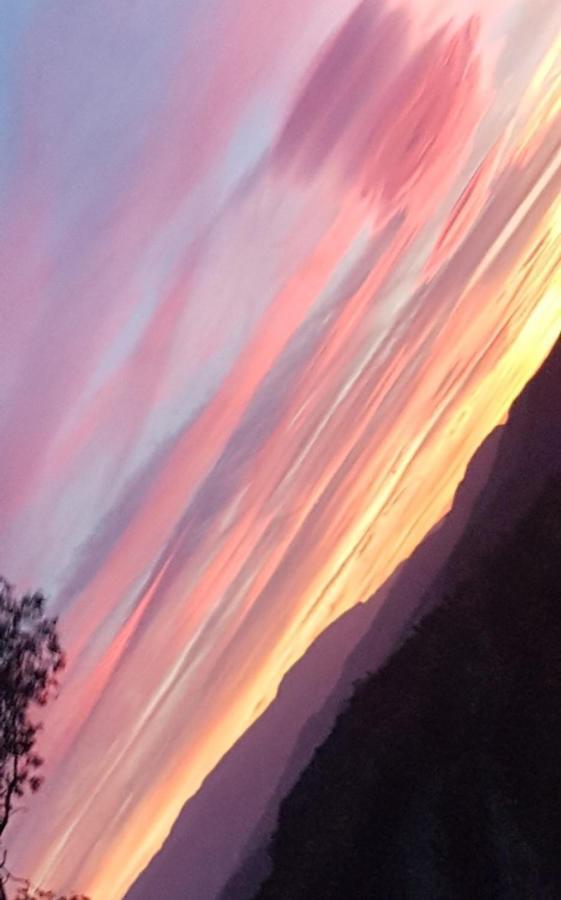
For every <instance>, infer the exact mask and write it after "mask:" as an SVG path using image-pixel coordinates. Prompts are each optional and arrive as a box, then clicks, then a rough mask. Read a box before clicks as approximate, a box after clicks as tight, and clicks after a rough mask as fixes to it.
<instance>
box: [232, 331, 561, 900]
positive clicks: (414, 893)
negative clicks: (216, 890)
mask: <svg viewBox="0 0 561 900" xmlns="http://www.w3.org/2000/svg"><path fill="white" fill-rule="evenodd" d="M560 582H561V342H559V343H558V344H557V346H556V348H555V349H554V351H553V352H552V354H551V355H550V357H549V359H548V360H547V361H546V363H545V364H544V366H543V367H542V369H541V370H540V372H539V373H538V374H537V375H536V376H535V378H534V379H533V380H532V381H531V382H530V383H529V385H528V386H527V387H526V389H525V390H524V391H523V393H522V394H521V396H520V397H519V398H518V400H517V401H516V402H515V403H514V405H513V407H512V410H511V414H510V416H509V421H508V423H507V425H506V427H505V428H504V430H503V433H502V436H501V440H500V444H499V447H498V451H497V454H496V458H495V462H494V466H493V470H492V473H491V476H490V477H489V479H488V482H487V484H486V486H485V488H484V490H483V491H482V492H481V493H480V495H479V497H478V498H477V500H476V502H475V504H474V507H473V511H472V514H471V516H470V520H469V523H468V525H467V527H466V529H465V531H464V534H463V536H462V537H461V539H460V540H459V541H458V542H457V544H456V546H455V549H454V550H453V551H452V553H451V555H450V557H449V560H448V562H447V564H446V565H445V566H444V567H443V569H442V570H441V572H440V574H439V575H438V577H437V578H436V579H435V581H434V582H433V585H432V587H431V589H430V591H429V592H428V593H427V595H426V601H425V602H426V606H425V609H428V608H429V606H430V607H432V612H429V613H428V615H427V616H425V618H424V619H423V620H422V622H421V624H420V625H418V626H417V627H416V629H415V630H414V633H413V635H412V636H410V637H409V639H408V640H407V641H405V643H404V644H403V645H402V646H401V648H400V649H399V650H398V651H397V652H396V653H395V654H394V655H393V656H392V658H391V660H390V661H389V662H388V663H386V664H385V665H384V666H383V668H382V669H381V670H380V671H379V672H378V673H377V674H376V675H374V676H371V677H369V678H367V679H365V680H364V681H363V682H362V683H361V685H360V686H359V687H358V689H357V690H356V691H355V693H354V694H353V697H352V700H351V701H350V702H349V704H348V705H347V707H346V709H345V710H344V712H343V713H341V714H340V716H339V718H338V719H337V722H336V725H335V728H334V729H333V731H332V733H331V734H330V736H329V738H328V739H327V740H326V741H325V742H324V744H323V745H322V746H321V748H319V749H318V750H317V751H316V753H315V754H314V756H313V759H312V762H311V764H310V765H309V766H308V768H307V769H306V770H305V772H304V773H303V775H302V776H301V777H300V779H299V781H298V783H297V785H296V787H295V788H294V790H293V791H292V793H291V794H290V795H289V796H288V797H287V798H286V799H285V800H284V801H283V803H282V805H281V813H280V818H279V827H278V831H277V833H276V835H275V838H274V840H273V844H272V858H273V863H274V868H273V872H272V875H271V876H270V877H269V878H268V879H267V880H266V882H265V884H264V886H263V887H262V888H261V890H260V891H259V892H258V893H257V896H258V898H259V900H273V898H275V900H277V898H286V900H304V898H306V900H308V898H309V900H324V898H325V900H328V898H333V900H335V898H337V900H339V898H343V897H344V898H346V897H349V898H351V897H352V898H353V900H361V898H365V900H366V898H368V900H377V898H380V900H393V898H395V900H398V898H399V900H401V898H427V900H428V898H431V900H432V898H443V900H445V898H454V900H456V898H457V900H461V898H464V897H465V898H466V900H467V898H470V900H471V898H474V897H477V898H487V897H488V898H495V897H497V898H498V897H501V898H503V897H504V898H512V900H522V898H528V897H540V898H554V897H555V898H558V897H559V896H561V863H560V862H559V854H558V835H559V833H560V829H561V775H560V774H559V759H560V758H561V656H560V653H559V647H560V637H561V607H560V602H561V587H560ZM246 874H247V873H246ZM254 874H258V873H256V872H255V873H254ZM231 884H233V882H232V883H231ZM238 884H239V881H238ZM254 893H255V892H254ZM233 896H234V894H232V897H233ZM238 896H239V897H242V896H245V898H247V897H249V896H251V894H248V893H246V894H245V895H243V894H242V893H239V894H238Z"/></svg>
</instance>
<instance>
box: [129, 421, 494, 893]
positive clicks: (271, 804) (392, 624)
mask: <svg viewBox="0 0 561 900" xmlns="http://www.w3.org/2000/svg"><path fill="white" fill-rule="evenodd" d="M499 436H500V429H498V430H497V431H496V432H494V433H493V435H491V436H490V437H489V438H488V440H487V441H486V442H485V444H484V445H483V446H482V448H481V449H480V451H479V452H478V453H477V454H476V456H475V457H474V459H473V460H472V463H471V464H470V467H469V469H468V472H467V473H466V477H465V479H464V482H463V483H462V485H461V486H460V488H459V489H458V492H457V495H456V500H455V503H454V507H453V509H452V510H451V512H450V513H449V515H448V516H447V517H446V518H445V519H444V520H443V522H442V523H441V525H440V526H439V527H438V528H437V529H435V530H434V531H433V532H432V533H431V535H429V536H428V538H427V539H426V541H425V542H424V543H423V544H422V545H421V546H420V547H419V548H418V549H417V551H416V552H415V554H413V556H412V557H411V559H410V560H409V561H408V562H407V563H406V564H404V565H403V566H402V567H401V569H400V571H399V572H398V573H397V574H396V575H395V576H394V578H393V579H392V581H391V583H390V584H388V585H386V586H385V587H384V588H383V589H382V590H380V591H379V592H378V593H377V594H376V595H375V596H374V597H373V598H371V600H369V601H368V603H365V604H359V605H358V606H356V607H354V608H353V609H351V610H350V611H349V612H348V613H346V614H345V615H343V616H342V617H341V618H340V619H339V620H338V621H336V622H334V623H333V624H332V625H331V626H330V628H328V629H327V630H326V631H325V632H324V633H323V634H322V635H321V636H320V637H319V638H318V639H317V641H316V642H315V643H314V644H313V646H312V647H310V649H309V650H308V652H307V653H306V655H305V656H304V657H303V659H302V660H300V661H299V662H298V663H297V664H296V665H295V666H294V668H293V669H292V670H291V671H290V672H289V673H288V675H287V676H286V677H285V679H284V680H283V682H282V684H281V687H280V690H279V693H278V696H277V698H276V700H275V701H274V702H273V703H272V704H271V706H270V707H269V709H267V710H266V712H265V713H264V714H263V716H261V718H260V719H259V720H258V721H257V722H256V723H255V724H254V725H253V726H252V728H250V729H249V731H248V732H247V733H246V734H245V735H244V736H243V737H242V738H241V739H240V740H239V741H238V743H237V744H236V745H235V746H234V747H233V748H232V749H231V750H230V752H229V753H228V754H227V755H226V756H225V757H224V759H223V760H222V761H221V763H220V764H219V766H218V767H217V768H216V769H215V770H214V772H212V773H211V775H209V777H208V778H207V779H206V781H205V782H204V784H203V786H202V787H201V789H200V791H199V792H198V794H197V795H196V796H195V797H193V799H192V800H190V801H189V802H188V803H187V804H186V805H185V807H184V809H183V811H182V813H181V815H180V817H179V819H178V821H177V822H176V824H175V826H174V828H173V830H172V832H171V834H170V836H169V838H168V840H167V841H166V843H165V844H164V846H163V848H162V850H161V851H160V853H159V854H157V856H156V857H155V858H154V859H153V860H152V862H151V863H150V865H149V867H148V868H147V869H146V871H145V872H144V873H143V874H142V875H141V876H140V878H139V879H138V881H137V882H136V884H134V885H133V886H132V888H131V889H130V890H129V892H128V894H127V897H126V900H153V898H155V897H159V896H161V894H162V892H164V894H165V896H166V900H185V898H189V900H214V898H216V897H217V896H218V894H219V893H220V891H221V890H222V889H223V888H224V885H225V884H226V881H227V879H228V878H229V877H230V876H231V875H232V873H234V872H236V870H238V869H240V867H241V869H240V872H239V874H238V875H237V876H236V877H235V878H234V880H233V882H232V884H231V885H230V886H229V887H228V890H227V892H226V894H225V896H229V895H230V892H232V893H231V896H232V897H237V896H241V897H244V896H246V897H247V896H249V895H250V894H251V893H253V892H254V890H255V887H256V885H257V884H259V882H260V881H261V878H262V876H263V874H264V872H265V871H266V870H264V869H263V863H265V864H266V863H267V859H268V858H267V854H266V849H265V848H266V842H267V839H268V837H269V834H270V833H271V831H272V829H273V828H274V824H275V821H276V816H277V811H278V805H279V802H280V800H281V799H282V797H283V796H284V795H285V794H286V793H287V791H288V790H290V788H291V787H292V785H293V784H294V782H295V780H296V778H297V776H298V774H299V773H300V772H301V771H302V769H303V768H304V766H305V765H306V764H307V763H308V761H309V760H310V758H311V755H312V752H313V750H314V748H315V747H316V746H317V745H318V744H319V743H320V742H321V741H322V740H323V739H324V737H325V736H326V735H327V734H328V732H329V729H330V728H331V727H332V725H333V722H334V720H335V716H336V714H337V711H338V709H339V707H340V704H341V703H342V702H343V701H344V700H345V699H346V698H347V697H348V696H349V694H350V692H351V689H352V683H353V681H354V680H356V679H357V678H359V677H361V676H363V675H364V674H365V672H367V671H368V670H369V669H373V668H376V667H377V666H378V665H380V664H381V662H383V660H384V659H385V658H386V657H387V655H388V653H389V652H390V651H391V649H392V648H393V647H394V646H395V643H396V641H398V640H399V637H400V635H401V633H402V630H403V628H404V627H405V626H406V624H407V623H408V622H409V621H410V620H411V618H412V617H413V616H414V615H415V612H416V610H417V608H418V606H419V604H420V603H421V600H422V598H423V595H424V593H425V591H426V588H427V586H428V585H429V584H430V582H431V581H432V579H433V578H434V577H435V574H436V573H437V571H438V570H439V568H440V567H441V566H442V564H443V563H444V561H445V560H446V558H447V557H448V555H449V553H450V552H451V550H452V548H453V546H454V544H455V543H456V541H457V540H458V538H459V536H460V535H461V533H462V531H463V529H464V527H465V523H466V521H467V518H468V516H469V513H470V510H471V508H472V506H473V503H474V501H475V499H476V498H477V496H478V494H479V492H480V490H481V487H482V485H483V484H484V483H485V481H486V479H487V476H488V474H489V471H490V469H491V466H492V463H493V459H494V456H495V453H496V449H497V446H498V442H499ZM361 638H362V640H361ZM359 641H360V644H358V646H357V642H359ZM353 650H354V652H353V653H352V655H351V656H349V654H350V653H351V651H353ZM343 666H344V668H343V671H342V667H343ZM248 860H249V863H248V862H247V861H248ZM242 863H243V864H244V865H243V866H242Z"/></svg>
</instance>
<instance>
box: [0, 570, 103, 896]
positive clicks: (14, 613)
mask: <svg viewBox="0 0 561 900" xmlns="http://www.w3.org/2000/svg"><path fill="white" fill-rule="evenodd" d="M45 605H46V604H45V597H44V596H43V594H41V593H40V592H38V591H36V592H34V593H26V594H23V595H22V596H18V595H17V594H16V593H15V591H14V588H13V587H12V585H11V584H10V583H9V582H8V581H6V579H5V578H3V577H1V576H0V849H1V848H2V842H3V835H4V832H5V831H6V828H7V827H8V825H9V823H10V821H11V819H12V816H13V815H14V813H15V812H16V811H17V810H18V809H19V808H21V807H20V806H19V804H20V803H21V801H22V799H23V798H24V797H25V796H26V795H27V794H33V793H35V792H36V791H38V790H39V788H40V787H41V784H42V781H43V779H42V777H41V775H40V770H41V767H42V765H43V760H42V759H41V757H40V756H39V755H38V753H37V752H36V750H35V745H36V741H37V736H38V733H39V731H40V729H41V727H42V725H41V723H40V722H39V721H37V720H36V718H35V716H34V714H33V713H34V710H35V711H36V710H37V709H38V708H40V707H44V706H45V705H46V704H47V703H48V701H49V700H50V699H52V697H53V696H54V695H55V693H56V690H57V687H58V679H59V676H60V673H61V672H62V670H63V669H64V665H65V655H64V651H63V650H62V647H61V644H60V640H59V636H58V631H57V620H56V618H50V617H49V616H47V614H46V611H45ZM6 860H7V853H6V851H5V850H3V852H2V856H1V858H0V900H6V891H5V885H6V883H7V882H8V881H12V882H14V883H15V884H17V885H19V887H18V888H17V893H16V897H15V900H87V898H84V897H82V896H79V895H77V894H73V895H71V896H68V897H57V895H56V894H54V893H53V892H52V891H45V890H42V889H39V888H35V887H33V886H32V885H31V883H30V882H29V881H27V880H26V879H22V878H16V877H15V876H14V875H13V874H12V873H11V872H10V870H9V869H8V867H7V864H6Z"/></svg>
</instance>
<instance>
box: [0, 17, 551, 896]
mask: <svg viewBox="0 0 561 900" xmlns="http://www.w3.org/2000/svg"><path fill="white" fill-rule="evenodd" d="M0 22H1V25H0V286H1V290H0V308H1V321H2V329H1V331H0V344H1V347H0V350H1V352H0V471H1V472H2V478H1V480H0V494H1V498H0V502H1V508H2V521H1V525H0V529H1V532H2V534H1V538H0V571H1V572H2V573H3V574H4V575H5V576H6V577H7V578H9V580H11V581H12V582H14V583H16V584H17V585H18V587H20V588H21V589H27V588H30V587H33V588H35V587H41V588H42V589H43V590H44V591H45V592H47V594H48V596H49V598H50V608H51V610H53V613H56V614H57V615H59V617H60V630H61V633H62V637H63V641H64V644H65V646H66V648H67V651H68V656H69V665H68V668H67V671H66V673H65V678H64V683H63V686H62V689H61V692H60V696H59V698H58V700H57V701H56V703H55V704H54V705H53V706H52V707H51V708H50V709H49V710H48V712H47V713H46V717H45V732H44V734H43V736H42V738H41V749H42V751H43V753H44V755H45V756H46V758H47V765H46V767H45V775H46V777H47V781H46V784H45V786H44V788H43V789H42V791H41V793H40V794H39V795H37V797H35V798H34V799H33V808H32V810H31V809H30V811H29V812H28V813H27V814H26V815H23V814H22V815H20V816H19V817H17V819H15V820H14V824H13V826H12V828H11V832H10V834H9V843H10V847H11V854H12V867H13V869H14V870H15V871H19V872H25V873H26V874H28V875H29V876H30V877H32V878H33V879H34V880H35V881H37V882H40V883H42V884H44V885H48V886H50V887H53V888H56V889H60V890H63V889H65V890H66V889H70V888H73V889H77V890H81V891H84V892H87V893H88V894H90V895H91V896H92V898H93V900H120V898H122V897H123V896H124V894H125V893H126V890H127V888H128V887H129V886H130V884H132V883H133V882H134V880H135V879H136V878H137V876H138V874H139V873H140V872H141V871H142V869H143V868H144V867H145V866H146V865H147V864H148V862H149V861H150V859H151V857H152V856H153V855H154V853H156V852H157V850H158V849H159V847H160V846H161V845H162V842H163V841H164V840H165V838H166V836H167V834H168V833H169V830H170V828H171V826H172V825H173V822H174V820H175V818H176V817H177V815H178V813H179V811H180V809H181V807H182V806H183V804H184V803H185V801H186V800H187V799H188V798H189V797H190V796H192V795H193V794H194V793H195V792H196V791H197V789H198V787H199V786H200V784H201V782H202V781H203V779H204V778H205V776H206V775H207V774H208V773H209V772H211V771H212V769H213V768H214V766H215V765H216V764H217V763H218V761H219V760H220V759H221V757H222V756H223V755H224V754H225V753H226V752H227V750H228V749H229V748H230V747H231V746H232V744H233V743H234V742H235V741H236V740H237V739H238V737H239V736H240V735H241V734H243V732H244V731H245V730H246V729H247V728H248V727H249V725H250V724H251V723H252V722H253V721H254V720H255V719H256V718H257V717H258V716H259V714H260V713H261V712H262V711H263V710H264V709H265V708H266V707H267V705H268V704H269V703H270V702H271V700H272V699H273V698H274V696H275V693H276V691H277V688H278V685H279V683H280V680H281V679H282V677H283V675H284V674H285V673H286V672H287V671H288V669H289V668H290V667H291V666H292V665H293V664H294V663H295V662H296V661H297V660H298V658H299V657H300V656H301V655H302V654H303V653H304V652H305V651H306V648H307V647H308V646H309V644H310V643H311V641H313V639H314V638H315V637H316V636H317V635H318V634H320V633H321V632H322V631H323V629H324V628H325V627H326V626H327V625H328V624H329V623H331V622H332V621H333V620H334V619H335V618H337V617H338V616H339V615H340V614H341V613H343V612H344V611H346V610H347V609H349V608H350V607H351V606H352V605H353V604H356V603H357V602H361V601H364V600H366V599H368V597H369V596H370V595H371V594H372V593H373V592H374V591H375V590H376V589H377V588H378V587H380V586H381V585H382V584H383V583H384V582H385V580H386V579H387V578H388V577H389V576H390V575H391V574H392V572H393V571H394V570H395V568H396V566H397V565H398V564H399V563H400V562H401V561H403V560H404V559H406V558H407V557H408V556H409V555H410V554H411V552H412V551H413V550H414V548H415V547H416V546H417V545H418V543H419V542H420V541H421V540H422V539H423V537H424V536H425V535H426V534H427V532H428V531H429V530H430V529H431V528H432V527H433V526H434V525H435V524H436V523H437V522H438V521H439V519H440V518H441V517H442V516H443V515H444V514H445V513H446V511H447V509H448V508H449V507H450V504H451V501H452V498H453V494H454V491H455V489H456V487H457V485H458V483H459V481H460V480H461V478H462V475H463V473H464V471H465V468H466V465H467V463H468V461H469V459H470V457H471V456H472V454H473V453H474V451H475V450H476V449H477V447H478V446H479V444H480V443H481V441H482V440H483V439H484V438H485V436H486V435H487V434H488V433H489V432H490V431H491V430H492V429H493V428H494V427H495V426H496V424H497V423H498V422H500V421H503V420H504V418H505V415H506V414H507V411H508V408H509V406H510V404H511V402H512V400H513V399H514V398H515V397H516V395H517V394H518V393H519V392H520V390H521V389H522V387H523V386H524V384H525V383H526V382H527V381H528V379H529V378H530V377H531V376H532V374H533V373H534V372H535V371H536V369H537V368H538V367H539V365H540V364H541V362H542V361H543V359H544V358H545V357H546V355H547V353H548V352H549V350H550V349H551V347H552V346H553V344H554V342H555V340H556V338H557V336H558V334H559V332H560V330H561V268H560V266H559V259H560V256H561V201H560V200H559V196H560V186H561V7H560V6H559V4H558V2H557V0H496V2H493V3H489V2H488V0H363V2H357V0H321V2H319V0H259V3H256V2H255V0H204V2H203V0H187V2H186V0H165V2H164V3H162V2H161V0H80V2H78V3H77V2H76V0H0Z"/></svg>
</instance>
